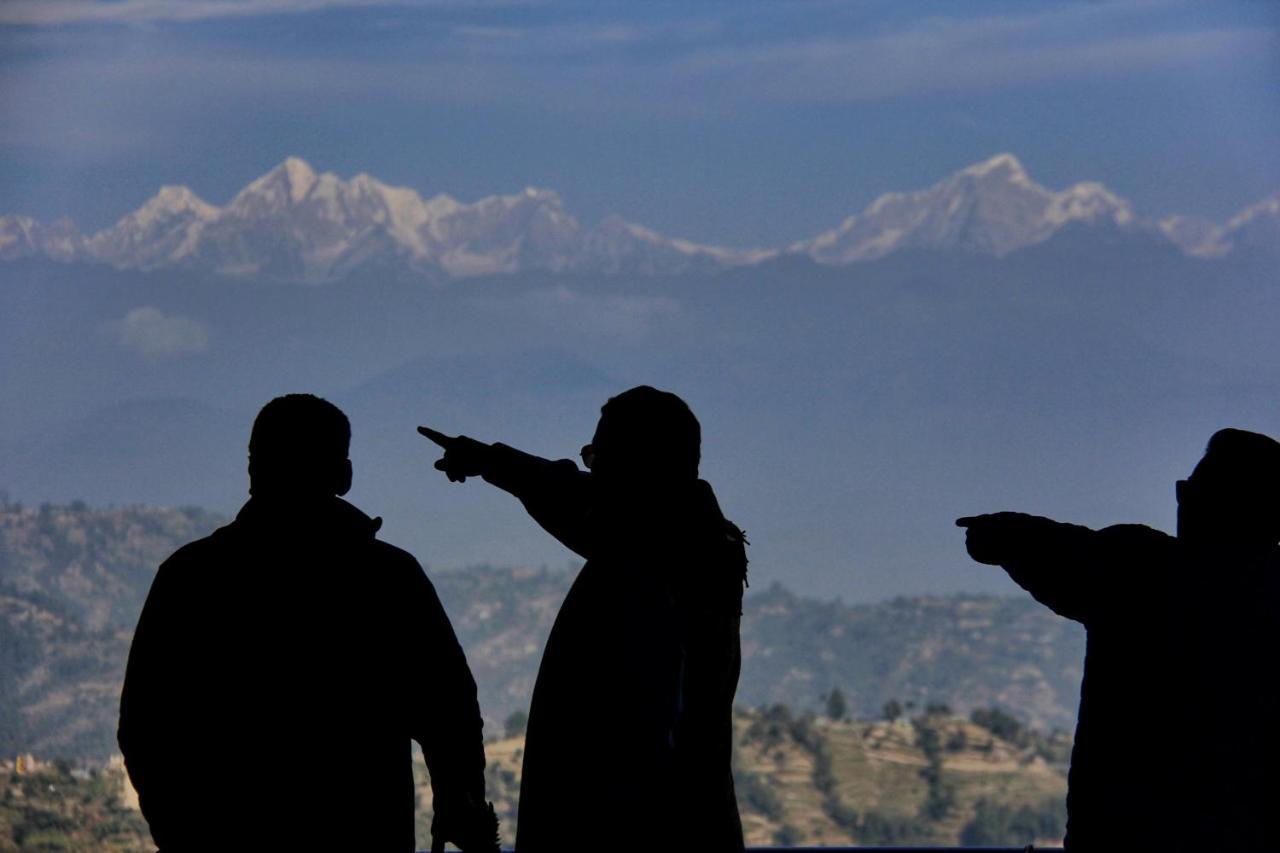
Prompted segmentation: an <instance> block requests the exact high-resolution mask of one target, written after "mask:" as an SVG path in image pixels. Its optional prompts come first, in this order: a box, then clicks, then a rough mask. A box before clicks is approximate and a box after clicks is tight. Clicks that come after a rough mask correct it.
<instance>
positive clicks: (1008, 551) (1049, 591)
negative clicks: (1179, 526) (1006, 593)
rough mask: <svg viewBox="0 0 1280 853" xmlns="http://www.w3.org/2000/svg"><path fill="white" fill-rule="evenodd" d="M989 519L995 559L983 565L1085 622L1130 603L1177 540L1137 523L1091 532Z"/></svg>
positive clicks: (1014, 517) (1016, 518)
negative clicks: (992, 564)
mask: <svg viewBox="0 0 1280 853" xmlns="http://www.w3.org/2000/svg"><path fill="white" fill-rule="evenodd" d="M986 518H991V519H993V520H994V521H993V522H992V524H993V529H994V530H995V533H994V534H993V533H990V532H988V533H987V534H986V535H988V536H990V537H991V539H990V543H989V544H990V547H991V548H992V549H993V556H994V559H991V560H989V561H987V560H984V562H995V563H997V564H998V565H1000V566H1001V567H1002V568H1003V569H1004V570H1005V571H1006V572H1008V573H1009V577H1011V578H1013V580H1014V582H1015V583H1017V584H1018V586H1020V587H1022V588H1023V589H1025V590H1026V591H1027V592H1029V593H1031V595H1032V596H1033V597H1034V598H1035V599H1036V600H1037V601H1039V602H1040V603H1041V604H1044V605H1045V606H1046V607H1048V608H1049V609H1051V610H1053V611H1054V612H1055V613H1057V614H1059V615H1060V616H1065V617H1066V618H1068V619H1074V620H1076V621H1078V622H1083V623H1088V622H1089V621H1090V620H1092V619H1093V618H1094V617H1096V616H1097V615H1098V613H1099V612H1100V611H1101V610H1102V609H1104V608H1108V607H1111V606H1113V605H1116V604H1125V605H1127V604H1129V603H1131V600H1132V598H1133V596H1134V595H1135V594H1137V593H1138V592H1140V591H1141V589H1142V588H1143V587H1144V585H1145V583H1146V581H1147V580H1148V579H1149V577H1150V568H1151V567H1152V566H1153V565H1157V564H1159V563H1160V562H1161V561H1160V559H1159V549H1160V548H1162V547H1163V546H1166V545H1168V544H1169V543H1172V542H1173V539H1172V537H1170V536H1168V535H1167V534H1164V533H1161V532H1159V531H1156V530H1152V529H1151V528H1148V527H1143V526H1141V525H1136V524H1122V525H1115V526H1112V527H1107V528H1104V529H1102V530H1092V529H1090V528H1088V527H1083V526H1081V525H1077V524H1064V523H1062V522H1058V521H1053V520H1051V519H1048V518H1041V517H1038V516H1033V515H1023V514H1021V513H997V514H996V515H995V516H987V517H986ZM979 535H983V534H979ZM971 553H973V551H972V549H971ZM975 556H978V555H977V554H976V553H975Z"/></svg>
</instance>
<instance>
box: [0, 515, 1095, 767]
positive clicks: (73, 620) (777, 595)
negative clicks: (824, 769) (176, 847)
mask: <svg viewBox="0 0 1280 853" xmlns="http://www.w3.org/2000/svg"><path fill="white" fill-rule="evenodd" d="M220 523H221V520H220V519H219V518H217V517H215V516H213V515H211V514H209V513H206V512H203V511H201V510H198V509H182V510H176V509H158V508H145V507H127V508H120V509H90V508H88V507H86V506H84V505H83V504H73V505H67V506H49V505H45V506H42V507H38V508H30V507H22V506H20V505H17V504H12V503H6V504H4V505H3V507H2V508H0V655H2V657H0V750H2V751H3V752H2V753H0V754H14V753H16V752H19V751H22V752H33V753H35V754H37V755H42V756H46V757H51V756H67V757H98V758H101V757H104V756H106V755H108V754H110V753H111V752H112V751H113V750H114V741H115V738H114V731H115V718H116V703H117V701H118V696H119V684H120V680H121V678H122V677H123V670H124V662H125V658H126V655H127V653H128V647H129V640H130V635H131V631H132V628H133V625H134V623H135V621H136V619H137V614H138V612H139V610H140V609H141V605H142V601H143V600H144V598H145V596H146V592H147V588H148V586H149V584H150V581H151V577H152V576H153V574H154V572H155V568H156V566H157V565H159V563H160V562H161V561H162V560H163V559H164V558H165V557H166V556H168V555H169V554H170V553H171V552H172V551H173V550H174V549H176V548H177V547H178V546H179V545H181V544H182V543H184V542H187V541H189V540H191V539H194V538H197V537H199V536H202V535H204V534H206V533H207V532H209V531H211V530H212V529H213V528H214V527H216V526H217V525H218V524H220ZM432 578H433V581H434V583H435V585H436V588H437V590H438V591H439V594H440V597H441V599H442V601H443V602H444V603H445V606H446V608H447V609H448V611H449V613H450V616H451V618H452V620H453V623H454V626H455V628H456V630H457V632H458V635H459V637H460V639H461V641H462V643H463V645H464V647H465V648H466V650H467V655H468V658H469V660H470V662H471V666H472V669H473V670H474V672H475V675H476V680H477V682H478V683H479V686H480V695H481V703H482V707H483V708H484V711H485V714H486V717H487V719H488V720H489V731H490V732H493V731H498V730H500V727H499V723H500V722H501V721H502V720H505V719H506V717H507V716H508V715H509V714H511V713H512V712H514V711H518V710H522V709H524V708H525V707H526V706H527V703H528V697H529V695H530V692H531V690H532V686H533V679H534V676H535V674H536V669H537V663H538V661H539V659H540V657H541V654H542V644H543V642H544V641H545V638H546V636H547V633H548V632H549V630H550V627H551V623H552V621H553V619H554V618H555V614H556V612H557V610H558V609H559V606H560V602H561V600H562V599H563V597H564V594H565V592H566V591H567V589H568V586H569V584H570V582H571V580H572V575H571V573H569V572H567V571H549V570H546V569H538V570H534V569H519V568H517V569H496V568H490V567H477V568H472V569H467V570H463V571H452V572H433V573H432ZM1082 653H1083V645H1082V634H1081V632H1080V631H1079V630H1078V629H1077V628H1076V626H1073V625H1072V624H1071V623H1068V622H1066V621H1064V620H1062V619H1059V618H1058V617H1056V616H1053V615H1052V614H1051V613H1049V612H1048V611H1046V610H1044V609H1043V608H1041V607H1040V606H1039V605H1037V604H1035V603H1034V602H1032V601H1030V600H1029V599H1021V598H998V597H990V596H948V597H923V598H899V599H894V600H892V601H888V602H884V603H881V604H875V605H856V606H851V605H844V604H841V603H839V602H820V601H815V600H812V599H807V598H802V597H799V596H796V595H794V594H792V593H790V592H788V591H787V590H786V589H784V588H782V587H780V586H774V587H771V588H769V589H767V590H764V591H763V592H760V593H755V594H752V595H749V596H748V597H747V600H746V605H745V614H744V620H743V656H744V664H743V678H742V683H741V686H740V688H739V692H738V704H739V705H740V706H742V707H744V708H750V707H757V706H761V705H772V704H776V703H783V704H787V705H790V706H792V707H794V708H796V709H798V710H802V709H806V708H813V707H815V706H817V705H818V704H819V702H820V698H821V697H822V696H823V695H825V694H826V693H828V692H829V691H830V690H832V688H839V689H840V690H841V692H842V693H844V694H845V696H846V697H847V698H848V705H849V711H850V713H851V714H852V715H854V716H855V717H862V718H872V717H875V716H878V715H879V713H880V710H881V708H882V707H883V706H884V705H885V703H886V702H888V701H889V700H891V699H896V700H899V701H900V702H903V703H908V702H909V703H913V704H914V705H915V706H916V707H921V708H922V707H925V706H926V705H928V704H930V703H945V704H947V705H949V706H951V707H953V708H955V709H957V711H960V712H967V711H968V710H970V709H972V708H978V707H986V706H989V705H996V706H999V707H1002V708H1006V709H1008V710H1009V711H1011V712H1012V713H1014V714H1016V715H1017V716H1018V717H1019V718H1021V719H1022V720H1024V721H1026V722H1029V723H1031V724H1033V725H1035V726H1038V727H1041V728H1046V729H1048V728H1053V727H1060V728H1069V727H1070V726H1071V725H1072V721H1073V718H1074V708H1075V704H1076V691H1077V689H1078V685H1079V677H1080V661H1081V657H1082Z"/></svg>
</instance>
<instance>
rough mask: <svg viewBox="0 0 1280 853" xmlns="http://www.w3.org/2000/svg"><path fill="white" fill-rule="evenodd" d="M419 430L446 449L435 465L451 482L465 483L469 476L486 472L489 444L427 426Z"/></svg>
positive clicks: (476, 475)
mask: <svg viewBox="0 0 1280 853" xmlns="http://www.w3.org/2000/svg"><path fill="white" fill-rule="evenodd" d="M418 432H419V434H421V435H423V436H425V437H426V438H429V439H431V441H433V442H435V443H436V444H438V445H439V446H440V447H442V448H443V449H444V456H442V457H440V459H438V460H437V461H436V466H435V467H436V470H437V471H443V472H444V473H445V476H447V477H448V478H449V481H450V482H453V483H465V482H466V481H467V478H468V477H478V476H480V475H481V474H483V473H484V468H485V462H486V460H487V459H488V457H489V445H487V444H485V443H484V442H480V441H476V440H475V439H474V438H467V437H466V436H465V435H458V436H448V435H445V434H444V433H442V432H439V431H437V430H434V429H432V428H431V427H427V426H420V427H418Z"/></svg>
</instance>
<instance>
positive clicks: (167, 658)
mask: <svg viewBox="0 0 1280 853" xmlns="http://www.w3.org/2000/svg"><path fill="white" fill-rule="evenodd" d="M180 562H181V561H180V560H179V559H178V558H177V557H173V558H170V559H169V560H167V561H165V563H164V564H163V565H161V566H160V569H159V571H157V572H156V577H155V580H154V581H152V584H151V590H150V592H149V593H148V594H147V600H146V603H145V604H144V605H143V608H142V614H141V616H140V617H139V618H138V626H137V629H136V630H135V631H134V634H133V642H132V644H131V645H130V647H129V661H128V664H127V665H126V668H125V677H124V688H123V690H122V691H121V694H120V723H119V728H118V729H117V732H116V740H117V742H118V744H119V746H120V752H121V754H122V755H123V756H124V760H125V768H126V770H127V771H128V773H129V779H130V780H131V781H132V782H133V786H134V788H136V789H137V791H138V800H139V803H140V805H141V807H142V813H143V816H144V817H145V818H146V819H147V823H148V824H149V826H150V828H151V834H152V836H153V837H154V838H155V841H156V843H157V844H158V845H159V846H160V847H162V848H163V847H164V846H165V844H166V839H167V837H168V834H169V833H168V831H167V828H168V827H170V826H173V825H175V824H177V823H179V822H180V821H181V816H180V815H179V814H178V811H177V810H178V809H180V808H181V796H182V793H183V792H182V787H183V785H182V782H181V779H182V776H181V774H182V772H183V767H182V764H181V759H180V758H179V756H180V755H181V754H182V750H181V749H179V748H178V747H179V744H180V742H181V735H182V732H181V731H180V721H181V720H182V719H183V718H184V715H183V697H182V691H183V689H184V688H183V681H182V679H181V673H182V663H183V662H182V660H181V657H182V652H181V650H182V637H181V632H180V626H181V625H182V623H183V614H182V612H181V608H182V607H183V601H182V598H183V596H182V594H181V586H180V584H181V580H182V578H181V572H182V568H183V567H182V566H181V565H180Z"/></svg>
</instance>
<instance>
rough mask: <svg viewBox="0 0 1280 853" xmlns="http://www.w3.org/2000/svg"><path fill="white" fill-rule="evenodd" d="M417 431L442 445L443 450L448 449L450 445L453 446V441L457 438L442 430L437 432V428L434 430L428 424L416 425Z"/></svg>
mask: <svg viewBox="0 0 1280 853" xmlns="http://www.w3.org/2000/svg"><path fill="white" fill-rule="evenodd" d="M418 433H419V434H420V435H423V436H426V437H427V438H429V439H431V440H432V441H434V442H435V443H436V444H438V445H440V446H441V447H443V448H444V449H445V450H448V449H449V448H450V447H453V445H454V442H455V441H457V439H455V438H451V437H450V436H447V435H445V434H444V433H442V432H438V431H437V430H434V429H432V428H431V427H428V426H420V427H418Z"/></svg>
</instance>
